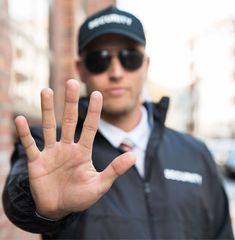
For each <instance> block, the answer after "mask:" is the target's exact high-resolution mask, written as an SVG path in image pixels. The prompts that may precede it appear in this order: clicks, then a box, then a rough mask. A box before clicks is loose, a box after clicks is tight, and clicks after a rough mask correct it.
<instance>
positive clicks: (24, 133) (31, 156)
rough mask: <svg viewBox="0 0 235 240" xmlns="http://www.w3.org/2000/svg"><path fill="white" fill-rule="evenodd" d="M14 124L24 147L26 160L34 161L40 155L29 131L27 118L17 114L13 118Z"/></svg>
mask: <svg viewBox="0 0 235 240" xmlns="http://www.w3.org/2000/svg"><path fill="white" fill-rule="evenodd" d="M15 124H16V130H17V133H18V135H19V137H20V140H21V142H22V144H23V146H24V148H25V151H26V154H27V157H28V161H29V162H31V161H34V160H35V159H37V158H38V156H39V155H40V151H39V150H38V148H37V146H36V143H35V140H34V139H33V137H32V135H31V133H30V130H29V125H28V123H27V120H26V119H25V117H23V116H18V117H17V118H16V119H15Z"/></svg>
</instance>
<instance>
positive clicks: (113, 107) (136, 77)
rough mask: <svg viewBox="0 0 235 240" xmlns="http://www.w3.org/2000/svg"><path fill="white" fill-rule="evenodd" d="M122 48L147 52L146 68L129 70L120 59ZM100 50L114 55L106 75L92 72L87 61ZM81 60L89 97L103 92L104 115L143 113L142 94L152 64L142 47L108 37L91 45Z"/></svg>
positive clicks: (121, 37) (127, 40) (142, 66)
mask: <svg viewBox="0 0 235 240" xmlns="http://www.w3.org/2000/svg"><path fill="white" fill-rule="evenodd" d="M122 49H137V50H138V51H140V52H141V53H143V54H144V58H143V63H142V65H141V66H139V68H138V69H135V70H126V69H125V68H124V67H123V66H122V64H121V62H120V60H119V58H118V53H119V52H120V50H122ZM99 50H107V51H104V53H105V52H108V53H111V56H112V57H111V61H110V64H109V65H108V67H107V69H106V70H104V71H103V72H101V73H92V72H90V71H89V70H88V69H87V66H86V64H85V63H84V61H83V59H84V58H86V56H89V53H92V52H94V51H99ZM81 59H82V60H81V61H80V62H78V65H77V66H78V70H79V73H80V77H81V80H82V81H83V82H84V83H85V85H86V89H87V94H88V95H90V94H91V93H92V92H93V91H94V90H98V91H100V92H101V93H102V95H103V109H102V114H103V115H107V116H114V117H115V116H116V117H117V116H122V115H124V114H129V113H132V112H133V113H134V112H136V111H139V106H140V104H141V102H140V100H141V99H140V98H141V91H142V88H143V83H144V81H145V79H146V75H147V69H148V62H149V60H148V57H147V56H146V55H145V52H144V47H143V46H142V45H139V44H137V43H135V42H133V41H132V40H130V39H128V38H126V37H123V36H120V35H104V36H102V37H99V38H97V39H96V40H95V41H94V42H93V43H92V44H91V45H89V50H86V52H84V53H82V55H81Z"/></svg>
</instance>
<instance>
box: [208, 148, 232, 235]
mask: <svg viewBox="0 0 235 240" xmlns="http://www.w3.org/2000/svg"><path fill="white" fill-rule="evenodd" d="M204 156H207V157H206V158H207V161H206V162H207V163H208V166H207V167H208V172H210V173H211V174H210V176H209V180H208V181H209V185H208V187H209V189H210V190H209V191H208V198H209V199H210V201H209V202H210V203H211V206H210V207H211V208H212V212H213V214H212V215H213V225H214V227H213V229H214V231H213V232H214V234H213V236H214V237H213V238H214V239H234V235H233V230H232V224H231V217H230V211H229V210H230V209H229V201H228V197H227V193H226V191H225V188H224V184H223V182H222V179H221V176H220V174H219V173H218V169H217V167H216V164H215V161H214V159H213V157H212V155H211V153H210V152H209V150H208V148H207V147H205V155H204Z"/></svg>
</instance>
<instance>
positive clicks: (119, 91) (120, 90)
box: [105, 87, 127, 97]
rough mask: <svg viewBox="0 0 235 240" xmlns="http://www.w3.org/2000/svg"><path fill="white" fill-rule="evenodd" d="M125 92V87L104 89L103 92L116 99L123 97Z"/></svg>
mask: <svg viewBox="0 0 235 240" xmlns="http://www.w3.org/2000/svg"><path fill="white" fill-rule="evenodd" d="M126 91H127V88H125V87H111V88H108V89H106V91H105V92H106V93H108V95H111V96H114V97H118V96H121V95H123V94H124V93H125V92H126Z"/></svg>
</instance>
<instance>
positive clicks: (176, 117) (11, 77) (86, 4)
mask: <svg viewBox="0 0 235 240" xmlns="http://www.w3.org/2000/svg"><path fill="white" fill-rule="evenodd" d="M110 3H112V4H116V5H117V6H119V7H120V8H122V9H125V10H128V11H130V12H132V13H134V14H136V15H137V16H138V17H139V18H140V19H141V20H142V21H143V24H144V28H145V31H146V36H147V53H148V54H149V56H150V58H151V63H150V71H149V77H148V81H147V82H146V86H145V90H144V97H145V98H147V99H152V100H154V101H158V100H159V99H160V98H161V97H162V96H164V95H167V96H169V97H170V99H171V106H170V110H169V114H168V116H167V125H168V126H169V127H174V128H176V129H178V130H180V131H184V132H187V133H190V134H192V135H194V136H196V137H198V138H200V139H202V140H204V141H205V142H206V143H207V145H208V147H209V149H210V150H211V152H212V154H213V155H214V158H215V161H216V164H217V166H218V170H219V172H220V174H221V178H222V180H223V183H224V185H225V189H226V191H227V193H228V196H229V200H230V208H231V215H232V220H233V224H234V230H235V1H234V0H148V1H146V0H69V1H68V0H34V1H32V0H20V1H19V0H0V193H2V189H3V186H4V182H5V179H6V175H7V173H8V170H9V159H10V155H11V153H12V149H13V143H14V138H15V128H14V124H13V119H14V117H15V116H16V115H18V114H23V115H25V116H26V117H27V118H28V119H29V122H30V124H36V123H40V91H41V89H42V88H44V87H48V86H50V87H51V88H53V89H54V91H55V102H56V104H55V107H56V118H57V121H58V122H60V119H61V114H62V107H63V98H64V84H65V82H66V81H67V80H68V79H69V78H76V79H79V77H78V76H77V74H76V71H75V65H74V60H75V59H76V57H77V56H76V51H77V48H76V47H77V46H76V37H77V28H78V27H79V25H80V24H81V22H82V21H83V20H84V18H85V16H87V15H90V14H91V13H93V12H94V11H96V10H98V9H100V8H103V7H105V6H107V5H109V4H110ZM1 204H2V203H0V239H1V240H2V239H7V240H9V239H12V240H14V239H39V235H37V234H30V233H26V232H24V231H22V230H20V229H18V228H16V227H15V226H13V225H12V224H11V223H10V222H9V221H8V220H7V218H6V216H5V215H4V212H3V209H2V205H1Z"/></svg>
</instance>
